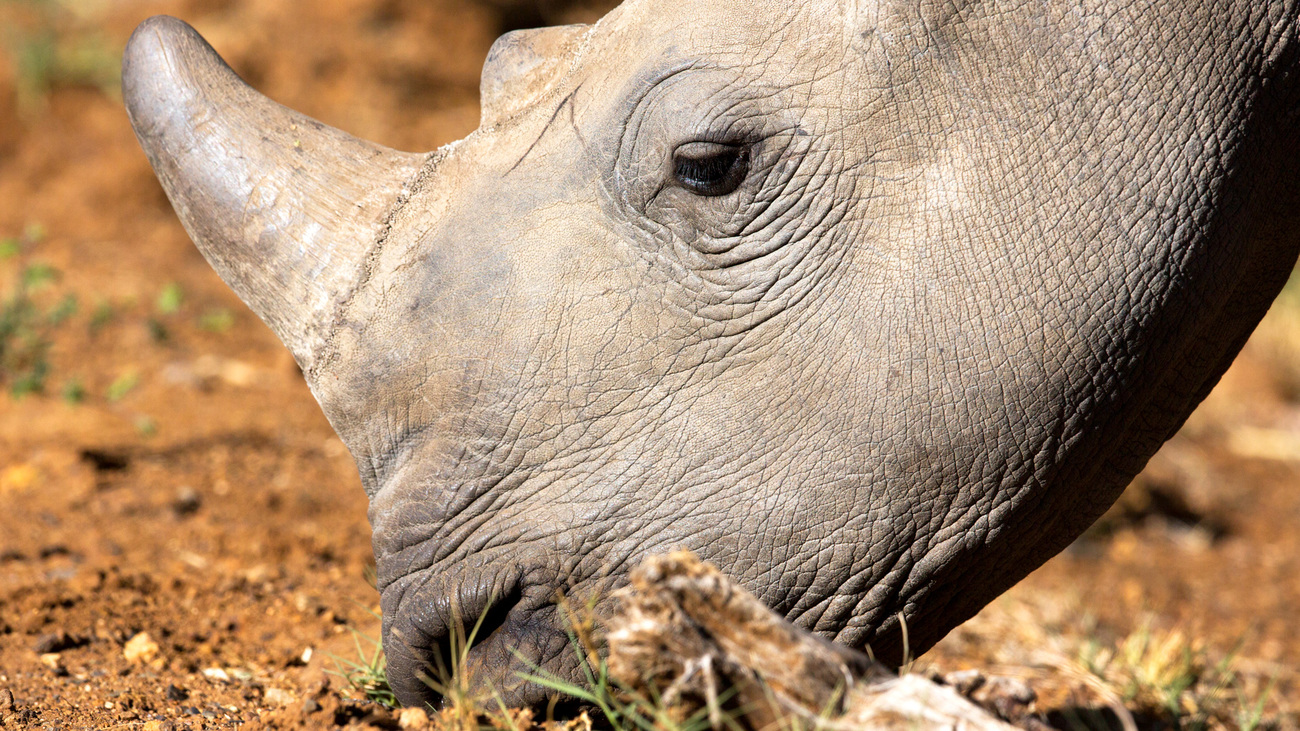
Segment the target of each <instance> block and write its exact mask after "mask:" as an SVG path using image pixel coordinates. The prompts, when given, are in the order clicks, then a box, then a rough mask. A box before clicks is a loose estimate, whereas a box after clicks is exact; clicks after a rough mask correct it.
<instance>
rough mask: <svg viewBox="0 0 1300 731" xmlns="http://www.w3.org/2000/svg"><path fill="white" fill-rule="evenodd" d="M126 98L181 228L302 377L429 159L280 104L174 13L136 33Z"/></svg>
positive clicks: (125, 76) (125, 70) (127, 65)
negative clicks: (240, 74) (294, 362)
mask: <svg viewBox="0 0 1300 731" xmlns="http://www.w3.org/2000/svg"><path fill="white" fill-rule="evenodd" d="M122 94H123V97H124V98H125V101H126V107H127V112H128V114H129V116H130V118H131V125H132V126H133V127H134V128H135V134H136V137H137V138H138V139H139V140H140V145H141V147H143V148H144V151H145V154H146V155H147V156H148V157H149V162H150V163H151V164H152V165H153V168H154V170H155V171H156V172H157V174H158V178H159V179H160V180H161V181H162V185H163V188H164V189H165V190H166V191H167V196H168V197H169V198H170V199H171V202H172V205H173V206H174V207H175V208H176V212H177V214H179V216H180V219H181V222H182V223H183V224H184V225H185V230H186V231H188V232H189V234H190V237H191V238H192V239H194V243H195V244H197V245H198V247H199V249H200V250H201V251H202V252H203V255H204V257H206V258H207V260H208V262H209V263H211V264H212V266H213V268H214V269H216V270H217V273H218V274H220V275H221V277H222V279H224V280H226V282H227V283H228V284H229V285H230V286H231V288H233V289H234V290H235V292H236V293H237V294H238V295H239V296H240V298H241V299H243V300H244V302H246V303H247V304H248V306H249V307H251V308H252V309H253V311H254V312H256V313H257V315H258V316H259V317H261V318H262V319H263V320H264V321H265V322H266V323H267V324H268V325H269V326H270V327H271V329H272V330H273V331H274V332H275V334H276V335H278V336H279V338H280V339H281V340H282V341H284V343H285V345H287V346H288V347H289V349H290V350H291V351H292V352H293V354H294V357H295V358H297V360H298V363H299V364H300V365H301V366H302V367H303V369H304V371H310V368H311V366H312V363H313V360H314V358H315V357H316V356H317V355H318V354H319V351H320V349H321V347H322V346H323V345H325V344H326V343H327V342H328V339H329V337H330V331H331V329H332V327H333V321H334V318H335V317H336V314H337V310H338V308H339V307H340V305H342V304H343V303H345V302H346V301H347V300H348V299H349V298H350V297H351V295H352V293H353V292H354V291H355V289H356V287H357V286H358V285H359V283H360V281H361V279H362V276H363V270H364V268H365V266H366V260H367V257H368V256H369V255H370V253H371V251H372V249H374V248H375V247H376V246H377V245H378V243H379V242H380V241H381V239H382V237H383V236H384V235H386V232H387V230H388V224H389V220H388V219H389V218H390V216H391V215H392V212H393V211H394V210H395V209H396V207H397V206H398V204H399V202H400V201H401V200H403V199H404V198H405V197H406V196H407V195H409V192H408V187H409V186H410V185H411V184H412V181H413V180H414V179H415V177H416V175H417V174H418V173H419V171H420V169H421V167H422V165H423V164H424V162H425V160H426V159H427V156H424V155H412V154H407V153H400V152H396V151H393V150H389V149H387V148H383V147H379V146H377V145H373V144H371V143H368V142H365V141H362V140H359V139H356V138H354V137H351V136H349V135H347V134H346V133H344V132H341V131H339V130H336V129H333V128H331V127H327V126H325V125H323V124H321V123H319V122H317V121H315V120H313V119H310V118H308V117H306V116H303V115H301V114H298V113H297V112H294V111H292V110H290V109H287V108H285V107H283V106H280V105H279V104H276V103H275V102H273V101H271V100H270V99H267V98H266V97H264V96H262V95H261V94H259V93H257V92H256V91H254V90H253V89H252V88H250V87H249V86H248V85H247V84H245V83H244V82H243V81H242V80H241V79H240V78H239V77H238V76H236V75H235V73H234V72H233V71H231V70H230V67H228V66H227V65H226V64H225V62H224V61H222V60H221V57H220V56H218V55H217V54H216V52H215V51H213V50H212V47H211V46H209V45H208V44H207V43H206V42H205V41H204V40H203V38H202V37H200V36H199V34H198V33H197V32H196V31H195V30H194V29H193V28H191V27H190V26H189V25H187V24H185V23H184V22H182V21H179V20H177V19H175V18H168V17H164V16H159V17H155V18H151V19H149V20H147V21H145V22H144V23H143V24H141V25H140V27H139V28H137V29H136V31H135V33H134V34H133V35H132V36H131V40H130V42H129V43H128V44H127V47H126V52H125V54H124V56H123V59H122Z"/></svg>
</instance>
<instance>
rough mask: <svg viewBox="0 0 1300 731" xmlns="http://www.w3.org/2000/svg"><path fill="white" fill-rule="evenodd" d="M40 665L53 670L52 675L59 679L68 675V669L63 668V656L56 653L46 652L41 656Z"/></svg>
mask: <svg viewBox="0 0 1300 731" xmlns="http://www.w3.org/2000/svg"><path fill="white" fill-rule="evenodd" d="M41 664H42V665H44V666H45V667H47V668H49V669H50V670H53V671H54V674H55V675H56V676H58V677H60V678H61V677H63V676H65V675H67V674H68V669H67V668H65V667H63V656H62V655H60V654H59V653H57V652H47V653H45V654H44V655H41Z"/></svg>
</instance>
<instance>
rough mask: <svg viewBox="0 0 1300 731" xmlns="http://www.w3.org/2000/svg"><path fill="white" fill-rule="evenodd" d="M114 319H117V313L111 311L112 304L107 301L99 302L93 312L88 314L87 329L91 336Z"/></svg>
mask: <svg viewBox="0 0 1300 731" xmlns="http://www.w3.org/2000/svg"><path fill="white" fill-rule="evenodd" d="M115 317H117V312H116V311H115V310H114V309H113V304H112V303H111V302H109V301H108V300H101V301H100V303H99V304H97V305H95V310H94V311H93V312H91V313H90V323H89V327H90V332H91V334H92V335H93V334H94V333H97V332H99V331H100V330H101V329H103V327H104V326H105V325H107V324H108V323H110V322H112V321H113V318H115Z"/></svg>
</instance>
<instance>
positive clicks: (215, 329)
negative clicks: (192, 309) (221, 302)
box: [199, 307, 235, 334]
mask: <svg viewBox="0 0 1300 731" xmlns="http://www.w3.org/2000/svg"><path fill="white" fill-rule="evenodd" d="M234 326H235V316H234V315H233V314H232V313H231V312H230V310H227V309H225V308H224V307H218V308H216V309H214V310H208V311H207V312H205V313H203V314H202V315H200V316H199V329H200V330H206V331H207V332H210V333H217V334H221V333H224V332H226V331H228V330H229V329H230V328H232V327H234Z"/></svg>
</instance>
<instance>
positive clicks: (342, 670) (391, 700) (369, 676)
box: [330, 627, 399, 708]
mask: <svg viewBox="0 0 1300 731" xmlns="http://www.w3.org/2000/svg"><path fill="white" fill-rule="evenodd" d="M348 629H349V631H351V632H352V642H353V644H354V645H355V646H356V649H357V658H358V659H357V660H348V659H346V658H341V657H338V656H337V655H330V660H331V661H333V662H334V670H332V671H330V673H331V674H332V675H335V676H337V677H340V678H342V679H343V681H344V682H346V683H347V684H348V687H350V688H352V689H353V690H354V691H356V692H357V693H358V694H360V695H361V697H363V698H365V699H366V700H368V701H373V702H375V703H378V704H379V705H381V706H384V707H385V708H397V707H398V705H399V704H398V702H397V696H395V695H393V688H392V686H390V685H389V684H388V663H387V660H386V658H385V657H384V646H383V644H382V643H381V642H380V641H379V640H376V639H375V638H373V637H370V636H368V635H364V634H362V633H360V632H358V631H357V630H355V629H352V628H350V627H349V628H348ZM363 641H364V642H365V643H366V644H369V645H370V646H371V647H372V648H373V649H372V651H371V652H366V649H365V646H364V645H363V644H362V643H363Z"/></svg>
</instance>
